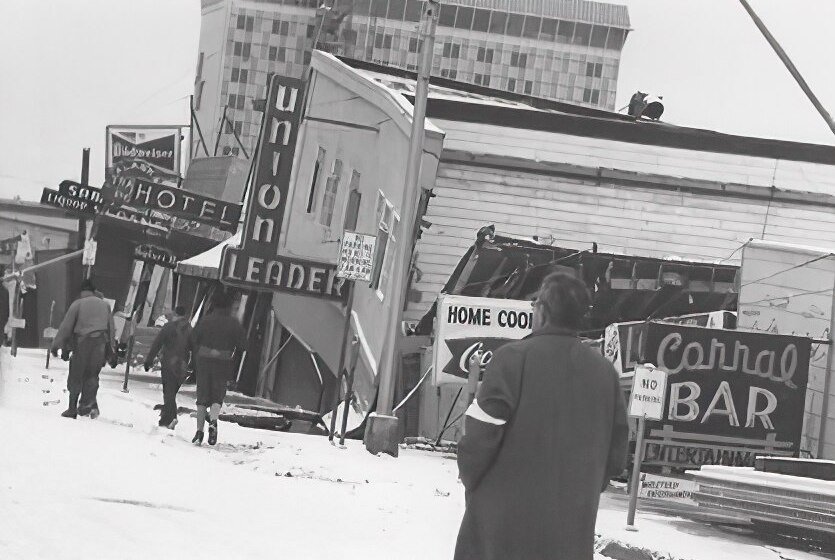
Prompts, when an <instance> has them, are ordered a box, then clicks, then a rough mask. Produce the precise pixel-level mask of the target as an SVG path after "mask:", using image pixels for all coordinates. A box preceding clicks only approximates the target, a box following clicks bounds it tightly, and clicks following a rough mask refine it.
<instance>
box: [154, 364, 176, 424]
mask: <svg viewBox="0 0 835 560" xmlns="http://www.w3.org/2000/svg"><path fill="white" fill-rule="evenodd" d="M179 390H180V379H179V378H178V377H177V376H176V375H174V374H172V373H169V372H166V371H165V370H163V372H162V411H161V412H160V414H159V424H160V426H167V425H168V424H170V423H171V421H172V420H174V419H175V418H176V417H177V391H179Z"/></svg>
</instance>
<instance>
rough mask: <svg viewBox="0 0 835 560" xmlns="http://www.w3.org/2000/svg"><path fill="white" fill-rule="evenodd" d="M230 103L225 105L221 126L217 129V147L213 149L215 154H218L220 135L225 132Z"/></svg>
mask: <svg viewBox="0 0 835 560" xmlns="http://www.w3.org/2000/svg"><path fill="white" fill-rule="evenodd" d="M228 108H229V105H224V106H223V116H222V117H220V126H219V127H218V129H217V137H216V138H215V149H214V150H213V151H212V155H213V156H217V148H218V146H220V135H221V134H223V127H224V126H225V125H226V109H228Z"/></svg>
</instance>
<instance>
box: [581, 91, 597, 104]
mask: <svg viewBox="0 0 835 560" xmlns="http://www.w3.org/2000/svg"><path fill="white" fill-rule="evenodd" d="M583 102H584V103H593V104H594V105H597V104H598V103H599V102H600V90H599V89H591V88H585V89H584V90H583Z"/></svg>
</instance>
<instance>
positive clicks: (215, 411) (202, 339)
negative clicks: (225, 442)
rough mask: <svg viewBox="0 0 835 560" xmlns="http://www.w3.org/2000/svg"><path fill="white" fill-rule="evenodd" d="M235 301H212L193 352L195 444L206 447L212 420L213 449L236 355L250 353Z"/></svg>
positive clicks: (224, 297)
mask: <svg viewBox="0 0 835 560" xmlns="http://www.w3.org/2000/svg"><path fill="white" fill-rule="evenodd" d="M231 307H232V298H231V297H230V296H229V295H228V294H227V293H225V292H218V293H216V294H215V295H214V296H213V297H212V311H211V313H209V314H208V315H206V316H205V317H203V318H201V319H200V321H198V322H197V325H196V326H195V327H194V334H193V336H192V339H193V342H192V348H193V351H194V355H195V360H196V362H197V368H196V369H197V432H196V433H195V434H194V439H192V440H191V441H192V443H194V444H197V445H200V444H202V443H203V427H204V424H205V422H206V415H207V413H208V416H209V445H214V444H215V443H217V420H218V416H219V415H220V407H221V405H222V404H223V399H224V398H226V383H227V382H228V381H230V380H231V379H232V375H233V373H234V368H235V360H234V355H235V351H236V350H237V351H238V352H242V351H244V350H245V349H246V331H245V330H244V328H243V327H242V326H241V323H240V322H239V321H238V320H237V319H236V318H234V317H232V316H231V314H230V311H231Z"/></svg>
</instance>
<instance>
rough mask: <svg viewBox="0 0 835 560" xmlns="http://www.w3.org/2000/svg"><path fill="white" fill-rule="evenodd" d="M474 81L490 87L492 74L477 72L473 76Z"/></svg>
mask: <svg viewBox="0 0 835 560" xmlns="http://www.w3.org/2000/svg"><path fill="white" fill-rule="evenodd" d="M473 82H475V84H476V85H479V86H484V87H490V75H489V74H478V73H476V74H475V75H474V76H473Z"/></svg>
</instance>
